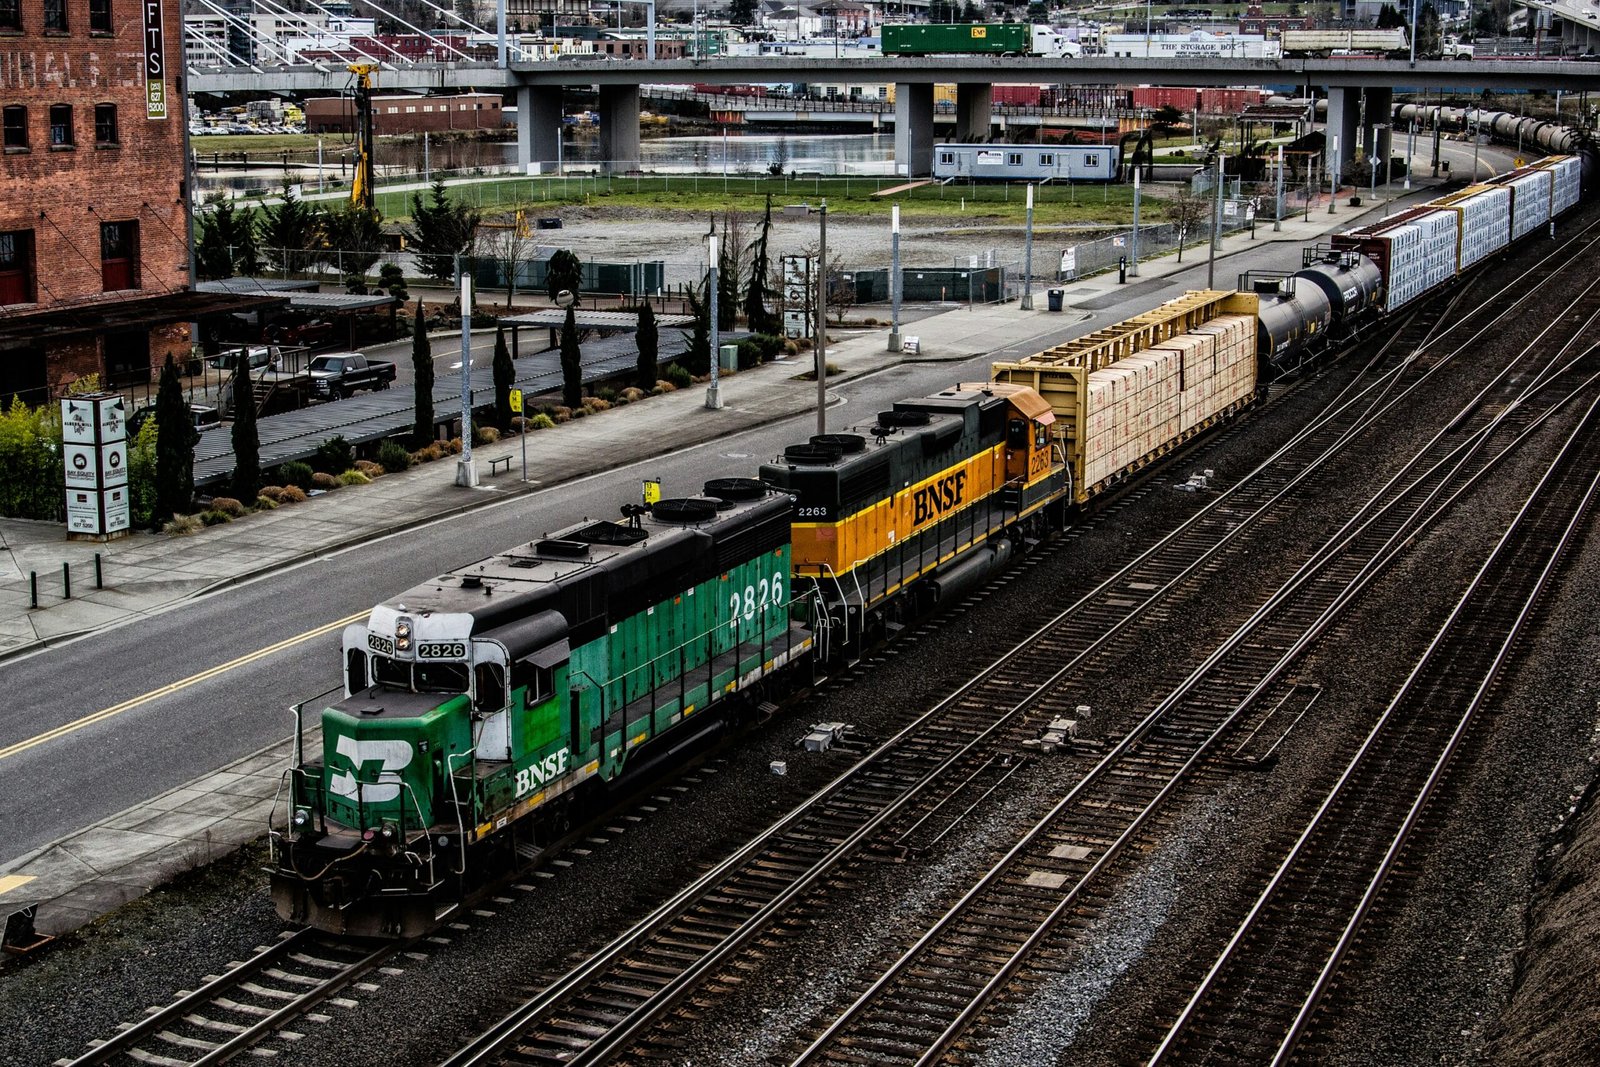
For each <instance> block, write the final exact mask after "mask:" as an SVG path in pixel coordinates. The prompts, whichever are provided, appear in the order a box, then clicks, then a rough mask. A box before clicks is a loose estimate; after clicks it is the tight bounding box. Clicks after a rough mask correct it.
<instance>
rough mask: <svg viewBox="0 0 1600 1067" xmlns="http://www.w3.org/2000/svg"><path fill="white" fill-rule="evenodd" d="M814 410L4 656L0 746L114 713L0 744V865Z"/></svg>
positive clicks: (881, 397) (854, 399)
mask: <svg viewBox="0 0 1600 1067" xmlns="http://www.w3.org/2000/svg"><path fill="white" fill-rule="evenodd" d="M1469 158H1470V157H1469ZM1343 210H1345V209H1341V211H1343ZM1353 214H1354V213H1351V216H1352V218H1353ZM1202 249H1203V246H1202ZM1299 265H1300V248H1299V246H1298V245H1291V244H1278V245H1266V244H1263V245H1261V246H1260V247H1259V248H1255V249H1251V250H1249V251H1247V252H1245V253H1242V254H1240V255H1237V256H1232V257H1229V258H1227V259H1226V260H1224V261H1222V262H1219V263H1218V264H1217V267H1216V273H1217V281H1218V283H1219V284H1231V283H1232V281H1233V279H1234V278H1235V277H1236V276H1237V274H1238V273H1239V272H1241V271H1244V270H1246V269H1280V270H1282V269H1296V268H1298V267H1299ZM1205 281H1206V262H1205V258H1204V256H1203V254H1202V255H1199V256H1197V257H1196V260H1195V264H1194V266H1193V267H1192V268H1191V269H1189V270H1187V271H1185V272H1184V273H1182V274H1179V275H1176V276H1173V277H1171V278H1170V279H1168V280H1167V281H1166V282H1165V283H1164V284H1163V285H1162V287H1161V291H1160V292H1157V291H1154V290H1155V286H1154V284H1152V283H1147V284H1143V285H1139V284H1130V285H1129V286H1128V287H1127V289H1125V290H1121V291H1119V292H1118V294H1117V295H1118V297H1120V298H1121V299H1120V302H1119V303H1117V304H1116V305H1114V306H1111V307H1106V308H1103V309H1100V310H1098V311H1096V313H1095V314H1094V317H1093V318H1092V319H1090V320H1089V321H1087V322H1083V321H1080V322H1077V323H1075V324H1072V325H1071V326H1066V327H1064V328H1063V329H1062V330H1061V331H1060V336H1059V337H1055V338H1052V339H1051V340H1050V342H1049V343H1059V342H1060V341H1065V340H1068V339H1070V338H1071V337H1075V336H1078V335H1080V334H1082V333H1085V332H1088V331H1090V330H1093V329H1096V328H1098V327H1100V326H1103V325H1106V324H1108V323H1111V322H1115V321H1117V320H1119V319H1122V318H1125V317H1127V316H1129V315H1132V314H1136V313H1139V312H1143V311H1146V310H1149V309H1150V308H1151V307H1153V306H1154V305H1155V304H1156V303H1158V302H1159V301H1160V300H1161V299H1164V298H1166V297H1168V296H1172V295H1176V294H1178V293H1181V292H1183V291H1184V290H1186V289H1198V288H1202V287H1204V285H1205ZM1030 347H1033V346H1030ZM1023 354H1026V353H1021V352H1005V351H1002V352H997V353H994V355H996V356H1016V355H1023ZM989 358H990V357H984V358H982V359H975V360H971V361H968V362H966V363H961V364H956V363H936V364H920V365H919V364H902V365H899V366H896V367H894V368H891V369H889V370H886V371H884V372H882V373H879V374H877V375H873V376H869V377H866V378H860V379H856V380H855V381H852V382H848V383H846V384H844V385H843V386H841V387H839V388H838V389H837V390H836V393H837V394H838V395H839V396H840V397H841V398H842V404H841V406H840V407H837V408H835V409H834V411H833V413H832V414H831V415H830V420H829V423H830V427H844V426H846V425H850V424H854V423H860V422H867V421H870V420H871V419H872V417H873V416H874V414H875V413H876V412H877V411H878V410H880V409H882V408H885V407H887V406H889V405H890V404H891V403H892V402H893V401H894V400H897V399H902V398H904V397H907V396H913V395H924V394H926V393H928V392H933V391H936V390H938V389H942V388H945V387H946V386H948V385H949V384H950V383H952V382H956V381H962V380H973V379H974V378H987V375H988V362H989ZM622 417H626V416H625V415H624V416H622ZM813 419H814V416H813V415H810V414H806V415H801V416H796V417H793V418H790V419H787V420H784V421H782V422H780V423H777V424H774V425H771V426H767V427H761V428H757V429H754V430H750V431H746V432H744V433H741V434H735V435H733V436H730V437H727V438H723V439H721V440H718V441H715V442H711V443H708V444H705V445H701V446H696V447H693V448H688V449H685V450H683V451H681V452H677V453H673V454H671V455H668V456H663V457H659V458H655V459H645V460H641V461H639V462H638V463H636V464H633V465H631V466H629V467H626V468H623V469H620V470H613V471H611V472H608V473H606V474H604V475H600V476H596V477H594V478H589V479H584V480H580V481H578V482H574V483H569V484H566V485H562V486H555V487H552V488H550V489H547V490H544V491H542V492H539V493H537V494H535V495H533V496H530V497H519V498H516V499H514V500H510V501H506V502H504V503H501V504H497V505H491V506H488V507H485V508H483V509H481V510H478V511H474V512H472V513H471V514H468V515H466V516H462V517H458V518H455V519H450V520H444V521H439V522H436V523H433V524H430V525H427V526H424V527H421V528H416V529H411V530H407V531H403V532H401V533H397V534H393V535H391V536H389V537H387V538H385V539H382V540H379V541H377V542H374V543H371V544H367V545H364V546H361V547H359V548H354V549H350V550H347V551H345V552H342V553H339V554H337V555H334V556H329V557H326V558H323V559H318V560H316V561H313V562H308V563H305V564H302V565H299V566H295V567H292V568H289V569H286V570H283V571H280V572H277V573H274V574H271V575H267V576H264V577H262V578H260V579H257V580H254V581H251V582H249V583H246V584H243V585H240V586H236V587H233V588H230V589H227V590H222V591H219V592H217V593H214V594H211V595H208V596H204V597H201V598H199V599H196V600H192V601H188V602H185V603H183V604H180V605H178V606H176V607H174V608H173V609H171V610H168V611H166V612H163V613H160V614H157V615H154V616H151V617H147V618H143V619H139V620H137V621H136V622H133V623H130V624H128V625H124V626H120V627H117V628H115V629H111V630H106V631H101V632H98V633H94V634H90V635H87V636H85V637H83V638H81V639H78V640H76V641H73V642H70V643H67V644H64V645H61V646H58V647H54V648H47V649H42V650H40V651H38V652H36V653H33V654H31V655H29V656H26V657H23V658H19V659H16V660H12V661H10V662H7V663H6V664H5V667H4V674H5V678H6V680H7V684H6V688H7V690H8V691H9V692H10V693H11V698H10V699H9V701H8V708H7V711H6V714H5V715H4V717H3V720H0V749H3V748H5V747H6V746H9V745H13V744H15V743H18V742H24V741H28V740H29V739H33V738H38V737H40V735H42V734H44V733H45V732H46V731H50V730H53V729H55V728H56V727H59V726H62V725H64V724H69V723H74V722H77V721H78V720H80V719H83V718H84V717H86V716H93V715H97V714H99V713H103V712H105V711H107V710H108V709H120V710H116V711H115V713H114V714H110V715H100V717H99V718H98V719H97V721H95V722H93V723H92V724H90V725H86V726H84V727H82V728H80V729H76V730H73V731H71V732H68V733H65V734H62V735H60V736H57V737H54V738H52V739H49V740H42V741H40V743H37V744H34V745H33V746H31V747H28V748H25V749H23V750H21V751H19V752H17V753H16V754H14V755H12V756H9V757H7V758H5V759H4V761H3V765H0V826H3V827H4V828H5V831H6V832H5V833H4V834H3V835H0V863H4V862H7V861H9V860H12V859H14V858H16V857H17V856H19V855H22V854H23V853H26V852H28V851H30V850H32V849H34V848H37V847H39V846H41V845H43V844H46V843H48V842H49V841H52V840H54V839H56V838H58V837H60V836H62V835H64V834H67V833H70V832H72V831H74V830H77V829H80V828H82V827H84V826H87V825H91V824H93V823H94V822H97V821H99V820H100V819H103V818H105V817H107V816H109V815H112V814H114V813H116V812H117V811H120V810H121V809H123V808H125V807H127V806H128V805H130V804H132V803H134V802H136V801H139V800H142V799H145V798H148V797H150V796H154V795H156V794H158V793H161V792H163V791H165V790H167V789H170V788H173V787H175V786H178V785H181V784H183V783H185V782H189V781H192V780H195V779H197V778H200V777H202V776H204V775H205V774H207V773H208V772H210V771H212V770H214V769H216V768H218V767H220V766H222V765H224V764H226V763H227V762H229V761H231V760H234V759H236V758H238V757H241V756H244V755H246V754H248V753H250V752H252V751H255V750H257V749H260V748H262V747H263V746H265V745H268V744H271V743H273V742H274V741H277V740H280V739H282V738H283V737H284V736H286V735H287V734H288V733H289V731H290V727H291V718H290V715H289V711H288V708H289V706H290V705H291V704H292V703H294V702H296V701H300V700H307V699H310V698H312V697H314V696H316V695H318V694H320V693H322V692H324V691H325V690H328V689H331V688H332V687H333V686H335V685H336V684H337V683H338V680H339V627H338V626H336V625H332V624H335V623H337V622H338V620H341V619H344V618H346V617H350V616H356V615H358V614H360V615H364V614H365V611H366V610H367V609H369V608H370V607H371V606H372V605H373V603H374V602H376V601H377V600H379V599H381V598H383V597H385V596H388V595H392V594H394V593H397V592H399V591H401V590H403V589H405V588H408V587H409V586H411V585H413V584H416V583H417V582H420V581H422V580H424V579H427V578H430V577H433V576H435V575H438V574H441V573H443V572H445V571H447V570H449V569H451V568H453V567H455V566H458V565H462V564H466V563H469V562H471V561H474V560H477V559H480V558H482V557H484V556H486V555H488V554H490V553H491V552H494V551H497V550H500V549H503V548H505V547H506V546H508V545H512V544H516V543H518V542H521V541H526V540H531V539H533V538H535V537H538V536H540V535H541V534H543V533H545V532H546V531H549V530H552V529H555V528H558V527H560V526H563V525H566V524H568V523H572V522H576V521H578V520H580V519H582V518H585V517H596V516H602V515H603V516H611V515H614V514H615V513H616V509H617V507H618V506H619V505H620V504H622V503H624V502H627V501H630V500H632V499H634V498H635V496H636V495H637V487H638V483H639V480H640V479H641V478H643V477H645V476H651V477H661V478H663V479H664V482H665V487H666V490H667V493H668V495H674V494H678V495H687V494H689V493H692V492H696V491H698V490H699V487H700V485H701V483H702V482H704V481H705V480H706V479H708V478H712V477H719V476H726V475H729V474H739V473H749V472H752V471H753V470H754V468H755V466H756V465H757V464H758V463H760V462H762V461H763V460H764V459H766V458H767V457H769V456H773V455H776V454H778V453H779V452H781V450H782V448H783V446H784V445H785V444H788V443H792V442H794V441H797V440H803V439H804V438H805V437H806V436H807V435H808V434H809V433H811V432H812V430H813V427H814V424H813V421H812V420H813ZM174 551H175V552H178V551H182V548H181V546H178V545H175V546H174ZM320 630H327V632H324V633H320V634H318V633H317V631H320ZM307 635H314V636H307Z"/></svg>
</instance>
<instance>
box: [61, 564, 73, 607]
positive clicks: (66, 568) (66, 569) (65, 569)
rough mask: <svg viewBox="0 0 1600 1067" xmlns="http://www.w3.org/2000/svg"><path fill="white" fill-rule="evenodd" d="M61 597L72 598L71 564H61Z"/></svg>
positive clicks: (64, 598) (63, 598)
mask: <svg viewBox="0 0 1600 1067" xmlns="http://www.w3.org/2000/svg"><path fill="white" fill-rule="evenodd" d="M61 599H62V600H71V599H72V564H70V563H65V562H63V563H62V564H61Z"/></svg>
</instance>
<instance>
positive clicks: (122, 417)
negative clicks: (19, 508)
mask: <svg viewBox="0 0 1600 1067" xmlns="http://www.w3.org/2000/svg"><path fill="white" fill-rule="evenodd" d="M61 455H62V459H63V460H64V463H63V467H64V468H65V469H64V481H65V483H66V485H65V488H66V491H67V536H68V537H82V538H96V539H103V538H106V537H109V536H113V535H123V534H126V533H127V532H128V512H129V508H128V503H129V500H128V423H127V401H125V400H124V399H123V398H122V397H121V396H120V395H118V394H116V393H88V394H85V395H82V396H69V397H66V398H64V399H63V400H62V401H61Z"/></svg>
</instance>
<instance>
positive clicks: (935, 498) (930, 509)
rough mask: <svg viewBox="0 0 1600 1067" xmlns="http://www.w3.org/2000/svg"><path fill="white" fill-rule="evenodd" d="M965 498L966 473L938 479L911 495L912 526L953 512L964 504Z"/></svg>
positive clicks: (961, 472) (962, 472)
mask: <svg viewBox="0 0 1600 1067" xmlns="http://www.w3.org/2000/svg"><path fill="white" fill-rule="evenodd" d="M966 497H967V472H966V471H956V472H955V473H954V474H951V475H948V476H947V477H944V478H940V479H939V480H938V481H936V482H934V483H933V484H932V485H925V486H923V487H922V488H921V489H918V490H917V491H916V492H914V493H912V494H911V506H912V516H911V522H912V524H913V525H916V526H921V525H922V524H923V523H925V522H927V521H928V520H929V519H936V518H938V517H939V516H940V515H943V514H944V513H945V512H947V511H954V510H955V509H956V508H958V507H960V506H961V505H962V504H963V503H965V501H966Z"/></svg>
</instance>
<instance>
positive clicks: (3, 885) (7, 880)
mask: <svg viewBox="0 0 1600 1067" xmlns="http://www.w3.org/2000/svg"><path fill="white" fill-rule="evenodd" d="M34 877H35V876H34V875H31V874H8V875H6V876H5V877H3V878H0V897H3V896H5V895H6V894H7V893H9V892H11V891H12V890H13V889H20V888H22V887H23V886H25V885H27V884H28V883H29V882H31V881H33V879H34Z"/></svg>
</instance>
